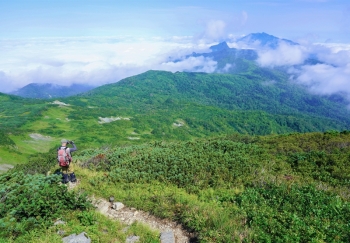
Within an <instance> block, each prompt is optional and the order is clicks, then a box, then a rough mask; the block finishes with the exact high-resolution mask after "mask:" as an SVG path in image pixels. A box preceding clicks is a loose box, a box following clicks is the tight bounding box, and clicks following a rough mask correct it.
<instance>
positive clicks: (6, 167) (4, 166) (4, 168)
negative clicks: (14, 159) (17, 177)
mask: <svg viewBox="0 0 350 243" xmlns="http://www.w3.org/2000/svg"><path fill="white" fill-rule="evenodd" d="M12 168H13V165H10V164H0V173H2V172H6V171H8V170H9V169H12Z"/></svg>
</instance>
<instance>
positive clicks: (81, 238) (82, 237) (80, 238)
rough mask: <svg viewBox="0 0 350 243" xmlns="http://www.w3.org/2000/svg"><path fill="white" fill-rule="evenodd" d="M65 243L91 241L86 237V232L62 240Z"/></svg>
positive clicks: (86, 242) (87, 242)
mask: <svg viewBox="0 0 350 243" xmlns="http://www.w3.org/2000/svg"><path fill="white" fill-rule="evenodd" d="M62 242H64V243H91V239H90V238H89V237H87V236H86V233H85V232H82V233H80V234H79V235H77V234H72V235H69V236H67V237H64V238H62Z"/></svg>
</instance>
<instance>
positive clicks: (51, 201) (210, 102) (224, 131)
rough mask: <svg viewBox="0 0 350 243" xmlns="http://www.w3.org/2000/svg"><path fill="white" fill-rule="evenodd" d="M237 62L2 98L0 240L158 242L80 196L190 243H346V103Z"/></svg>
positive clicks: (349, 211) (349, 154)
mask: <svg viewBox="0 0 350 243" xmlns="http://www.w3.org/2000/svg"><path fill="white" fill-rule="evenodd" d="M247 65H248V66H247V67H248V69H247V70H248V71H246V72H243V73H240V74H205V73H186V72H183V73H181V72H177V73H170V72H163V71H148V72H146V73H143V74H140V75H137V76H134V77H130V78H127V79H124V80H122V81H120V82H118V83H114V84H109V85H104V86H101V87H99V88H97V89H94V90H92V91H89V92H87V93H84V94H81V95H78V96H74V97H69V98H65V99H60V100H53V99H51V100H45V101H40V100H34V99H23V98H19V97H16V96H9V95H4V94H0V105H1V106H0V107H1V108H0V124H1V129H0V164H19V165H17V166H16V167H15V168H14V169H13V170H10V171H8V172H3V173H2V174H1V175H0V206H1V207H0V242H40V241H41V242H51V243H52V242H61V241H62V239H61V238H62V237H61V236H60V235H58V234H57V232H58V231H63V232H64V235H68V234H72V233H80V232H82V231H85V232H87V234H88V235H89V236H91V238H92V239H93V241H94V242H115V241H117V242H125V239H126V237H127V236H128V235H130V234H137V235H140V236H141V241H142V242H157V241H159V236H158V235H157V234H158V233H154V232H152V231H150V230H149V229H147V228H146V227H143V226H140V225H138V224H133V225H131V226H130V227H129V228H128V229H127V230H126V231H125V230H124V229H125V226H123V225H121V224H119V223H116V222H114V221H112V220H110V219H107V218H104V217H103V216H102V215H100V214H98V213H96V212H95V211H94V210H93V208H92V207H91V204H90V202H89V197H91V196H92V195H94V196H96V197H102V198H104V199H108V198H109V197H110V196H111V195H113V196H114V197H115V198H116V199H118V201H122V202H123V203H125V204H126V205H127V206H129V207H133V208H136V209H137V210H144V211H147V212H150V213H151V214H153V215H156V216H157V217H160V218H165V219H169V220H173V221H176V222H178V223H180V224H182V225H183V226H184V227H185V228H186V229H188V230H189V231H190V232H191V233H192V236H193V241H195V242H347V241H348V239H349V237H350V235H349V232H350V228H349V223H348V222H349V220H350V218H349V215H350V204H349V197H350V195H349V192H348V189H349V186H350V184H349V183H350V177H349V175H350V171H349V158H350V145H349V139H350V132H349V131H348V130H349V125H350V116H349V114H350V113H349V111H348V110H347V109H346V105H345V104H344V103H343V102H342V100H341V99H340V100H337V99H336V98H337V97H320V96H315V95H312V94H309V93H307V91H306V90H305V89H303V88H302V87H299V86H296V85H293V84H292V83H290V81H288V78H287V76H285V74H284V73H283V72H281V71H278V70H263V69H257V68H256V67H255V66H252V65H251V64H250V63H247ZM311 132H313V133H311ZM61 138H68V139H71V140H74V141H75V142H76V144H77V146H78V149H79V150H78V151H77V152H75V154H74V158H75V166H76V174H77V177H78V178H79V180H80V183H79V184H78V186H77V187H76V188H75V189H74V190H72V191H68V189H67V187H66V186H65V185H60V184H59V182H60V176H59V175H56V174H55V172H57V169H58V168H57V166H56V147H57V146H58V142H59V140H60V139H61ZM64 201H67V202H68V204H64V203H63V202H64ZM59 218H60V219H63V220H64V221H66V222H67V225H65V226H53V223H54V222H55V221H56V220H57V219H59ZM39 239H40V241H39Z"/></svg>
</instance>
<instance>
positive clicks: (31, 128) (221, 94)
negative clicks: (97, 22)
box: [0, 69, 350, 157]
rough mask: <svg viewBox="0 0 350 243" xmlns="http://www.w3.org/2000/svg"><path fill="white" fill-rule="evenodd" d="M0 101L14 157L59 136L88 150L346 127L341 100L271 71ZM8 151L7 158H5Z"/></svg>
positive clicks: (158, 76) (348, 118)
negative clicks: (110, 146)
mask: <svg viewBox="0 0 350 243" xmlns="http://www.w3.org/2000/svg"><path fill="white" fill-rule="evenodd" d="M256 70H258V69H256ZM0 102H1V108H0V115H1V117H0V124H1V130H3V131H5V133H3V134H5V135H6V136H9V137H8V138H9V139H11V140H13V141H14V142H15V144H16V146H17V147H18V149H19V150H18V149H14V148H15V146H14V147H13V150H11V151H12V152H14V151H20V152H23V151H26V152H25V154H27V153H32V152H33V150H34V151H40V150H42V149H48V148H49V147H50V146H54V144H57V141H59V140H60V139H61V138H62V137H66V138H67V137H69V138H71V139H74V140H75V141H76V142H78V143H82V144H84V146H87V147H88V146H91V145H92V146H100V145H103V144H139V143H144V142H146V141H152V140H190V139H193V138H197V137H205V136H210V135H220V134H230V133H232V132H239V133H243V134H251V135H253V134H254V135H264V134H280V133H290V132H311V131H327V130H338V131H342V130H347V129H349V126H350V113H349V110H348V109H347V108H346V105H345V103H343V102H342V101H341V100H340V101H338V100H337V99H334V97H328V98H327V97H321V96H316V95H312V94H310V93H308V92H307V91H306V90H305V89H303V88H302V87H300V86H297V85H294V84H293V83H291V82H290V81H289V80H288V78H287V76H286V75H285V74H284V73H283V72H279V71H274V70H270V71H269V72H263V71H262V72H261V73H259V72H255V71H254V72H245V73H241V74H206V73H187V72H176V73H171V72H165V71H148V72H145V73H143V74H140V75H136V76H133V77H130V78H126V79H124V80H122V81H120V82H117V83H114V84H108V85H104V86H101V87H98V88H96V89H93V90H91V91H89V92H87V93H84V94H81V95H77V96H72V97H68V98H64V99H63V98H62V99H60V100H53V99H51V100H46V101H40V100H34V99H23V98H19V97H16V96H8V95H2V96H1V100H0ZM9 132H11V134H9ZM4 139H7V138H4ZM33 140H34V141H33ZM28 141H29V142H28ZM1 150H2V148H1V147H0V151H1ZM12 152H6V153H8V154H9V157H10V154H11V153H12Z"/></svg>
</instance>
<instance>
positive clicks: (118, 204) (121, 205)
mask: <svg viewBox="0 0 350 243" xmlns="http://www.w3.org/2000/svg"><path fill="white" fill-rule="evenodd" d="M112 208H113V209H115V210H117V211H118V210H120V209H122V208H124V204H123V203H121V202H116V203H113V206H112Z"/></svg>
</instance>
